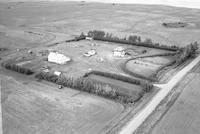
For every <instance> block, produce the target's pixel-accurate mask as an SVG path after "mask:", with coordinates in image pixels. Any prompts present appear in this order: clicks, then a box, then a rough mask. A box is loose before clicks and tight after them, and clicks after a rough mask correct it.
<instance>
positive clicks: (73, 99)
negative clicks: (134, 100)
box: [1, 75, 124, 134]
mask: <svg viewBox="0 0 200 134" xmlns="http://www.w3.org/2000/svg"><path fill="white" fill-rule="evenodd" d="M1 78H2V85H1V86H2V88H1V94H2V101H1V102H2V113H3V116H2V117H3V131H4V133H6V134H13V133H15V134H27V133H29V134H35V133H37V134H47V133H48V134H55V133H60V134H72V133H73V134H80V133H84V134H93V133H94V132H95V133H99V132H101V131H102V130H103V128H104V127H105V126H106V125H107V124H108V123H109V122H110V121H112V120H113V119H114V118H115V117H116V116H119V115H120V113H121V112H122V111H123V109H124V108H123V106H122V105H121V104H118V103H115V102H113V101H110V100H106V99H103V98H100V97H97V96H92V95H88V94H86V93H82V92H79V91H76V90H72V89H68V88H64V89H63V90H59V89H58V88H57V87H56V86H54V85H47V84H44V83H38V82H34V81H32V82H29V83H27V84H22V83H21V82H19V81H16V80H14V79H13V78H11V77H7V76H6V77H4V76H3V75H1Z"/></svg>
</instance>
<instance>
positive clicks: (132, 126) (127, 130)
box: [120, 56, 200, 134]
mask: <svg viewBox="0 0 200 134" xmlns="http://www.w3.org/2000/svg"><path fill="white" fill-rule="evenodd" d="M199 61H200V56H198V57H197V58H195V59H194V60H193V61H192V62H191V63H190V64H188V65H187V66H186V67H185V68H183V69H182V70H181V71H180V72H178V73H177V74H176V75H175V76H174V77H173V78H172V79H171V80H170V81H169V82H168V83H167V84H165V85H162V86H161V85H155V86H159V87H162V88H161V89H160V91H159V92H158V93H157V94H156V95H155V97H154V98H153V99H152V100H151V101H150V102H149V103H148V104H147V105H146V107H145V108H144V109H142V110H141V111H140V112H139V113H138V114H136V115H135V116H134V117H133V119H132V120H131V121H130V122H129V123H128V124H127V125H126V126H125V127H124V128H122V130H121V132H120V134H132V133H133V132H134V131H135V130H136V129H137V128H138V127H139V126H140V125H141V124H142V123H143V122H144V121H145V120H146V119H147V117H148V116H149V115H150V114H151V113H152V112H153V111H154V109H155V108H156V107H157V106H158V105H159V103H160V102H161V101H162V100H163V99H164V98H165V97H166V96H167V94H168V93H169V92H170V91H171V90H172V89H173V88H174V87H175V85H176V84H177V83H178V82H179V81H180V80H181V79H182V78H183V77H184V76H185V75H186V74H187V73H188V72H189V71H190V70H191V69H192V68H193V67H194V66H195V65H196V64H197V63H198V62H199Z"/></svg>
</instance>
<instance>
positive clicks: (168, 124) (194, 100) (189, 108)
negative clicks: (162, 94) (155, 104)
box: [152, 66, 200, 134]
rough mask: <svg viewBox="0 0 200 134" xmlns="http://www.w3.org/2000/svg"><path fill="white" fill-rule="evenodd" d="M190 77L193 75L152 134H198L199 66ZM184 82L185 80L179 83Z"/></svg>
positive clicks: (199, 121)
mask: <svg viewBox="0 0 200 134" xmlns="http://www.w3.org/2000/svg"><path fill="white" fill-rule="evenodd" d="M190 75H193V77H192V79H191V80H190V81H189V83H187V85H186V86H185V87H183V89H181V90H183V91H182V93H181V94H180V96H179V98H178V99H177V100H176V102H175V103H174V104H173V105H172V107H171V108H170V109H169V111H167V113H166V114H165V115H164V117H163V118H162V119H161V121H160V122H159V123H158V124H157V125H156V127H155V128H154V129H153V132H152V134H169V133H170V134H182V133H188V134H199V132H200V131H199V129H198V128H199V123H200V120H199V118H198V117H199V116H200V114H199V112H198V111H199V108H200V106H199V101H200V99H199V94H200V92H199V88H198V87H199V82H200V79H199V78H200V75H199V66H198V68H197V67H196V68H195V70H193V72H191V73H190ZM184 81H186V80H183V81H182V82H181V83H184ZM181 83H180V85H181ZM178 88H179V87H178ZM180 88H181V86H180Z"/></svg>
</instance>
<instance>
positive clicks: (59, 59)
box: [48, 52, 71, 65]
mask: <svg viewBox="0 0 200 134" xmlns="http://www.w3.org/2000/svg"><path fill="white" fill-rule="evenodd" d="M70 60H71V59H70V58H69V57H67V56H65V55H63V54H60V53H58V52H50V53H49V55H48V61H49V62H53V63H56V64H61V65H63V64H66V63H67V62H69V61H70Z"/></svg>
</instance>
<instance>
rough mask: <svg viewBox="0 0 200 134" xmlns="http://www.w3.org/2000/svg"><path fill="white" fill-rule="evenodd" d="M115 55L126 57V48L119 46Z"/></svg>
mask: <svg viewBox="0 0 200 134" xmlns="http://www.w3.org/2000/svg"><path fill="white" fill-rule="evenodd" d="M113 55H114V56H116V57H124V55H125V49H124V48H123V47H117V48H115V50H114V52H113Z"/></svg>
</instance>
